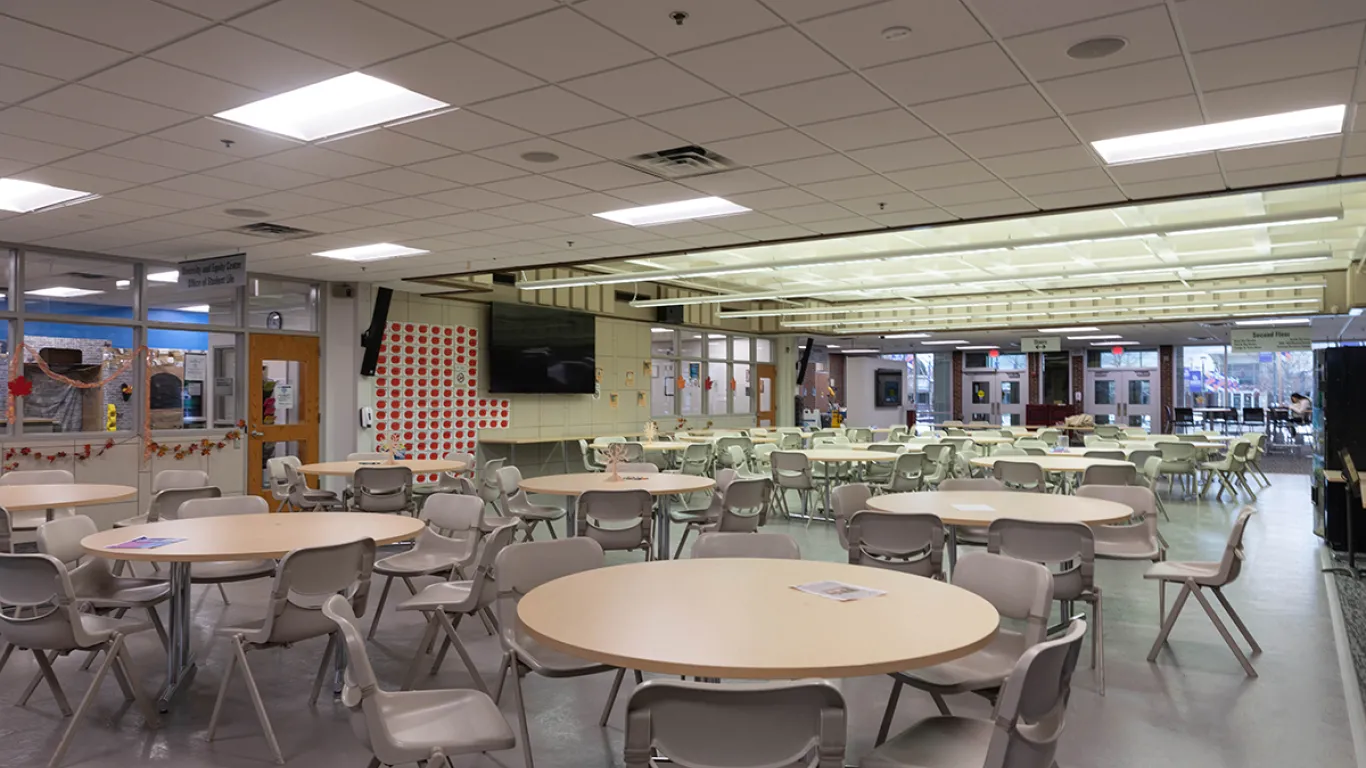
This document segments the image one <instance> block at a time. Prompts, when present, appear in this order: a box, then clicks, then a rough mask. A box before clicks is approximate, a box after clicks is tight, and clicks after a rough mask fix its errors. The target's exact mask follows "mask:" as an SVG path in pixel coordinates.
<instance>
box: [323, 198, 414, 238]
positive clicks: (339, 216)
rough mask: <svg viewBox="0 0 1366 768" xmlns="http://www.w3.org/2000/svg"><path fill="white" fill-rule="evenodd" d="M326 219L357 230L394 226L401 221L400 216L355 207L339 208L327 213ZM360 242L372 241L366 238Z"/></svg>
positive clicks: (373, 209) (363, 207)
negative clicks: (387, 225)
mask: <svg viewBox="0 0 1366 768" xmlns="http://www.w3.org/2000/svg"><path fill="white" fill-rule="evenodd" d="M326 218H329V219H336V220H337V221H342V222H346V223H347V224H351V225H352V226H354V227H356V228H357V229H359V228H361V227H382V226H384V225H386V224H394V223H396V222H400V221H402V220H403V217H402V216H395V215H394V214H392V213H389V212H388V211H381V210H378V209H375V208H366V207H365V206H357V207H355V208H341V209H339V210H335V211H330V212H328V213H327V215H326ZM360 242H372V241H370V240H369V238H368V237H367V238H366V239H365V240H362V241H360ZM357 244H359V243H357Z"/></svg>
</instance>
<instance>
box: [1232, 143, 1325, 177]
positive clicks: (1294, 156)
mask: <svg viewBox="0 0 1366 768" xmlns="http://www.w3.org/2000/svg"><path fill="white" fill-rule="evenodd" d="M1341 155H1342V137H1341V136H1330V137H1327V138H1322V139H1311V140H1309V141H1295V142H1290V143H1287V144H1276V145H1273V146H1269V147H1252V148H1249V149H1239V150H1233V151H1227V152H1220V153H1219V164H1220V165H1222V166H1223V168H1224V171H1225V172H1229V173H1232V172H1235V171H1246V170H1251V169H1254V168H1268V167H1271V166H1277V165H1290V164H1292V163H1305V164H1310V163H1314V162H1316V161H1323V160H1337V159H1338V157H1340V156H1341Z"/></svg>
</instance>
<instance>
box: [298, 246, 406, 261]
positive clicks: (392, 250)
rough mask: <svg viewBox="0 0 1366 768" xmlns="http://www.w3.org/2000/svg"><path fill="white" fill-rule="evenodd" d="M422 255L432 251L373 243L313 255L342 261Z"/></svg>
mask: <svg viewBox="0 0 1366 768" xmlns="http://www.w3.org/2000/svg"><path fill="white" fill-rule="evenodd" d="M420 253H431V251H424V250H422V249H421V248H409V247H408V246H406V245H394V244H393V243H372V244H370V245H356V246H352V247H350V248H336V249H334V250H331V251H318V252H317V253H315V254H313V255H314V256H321V257H323V258H324V259H341V260H342V261H379V260H380V259H396V258H398V257H400V256H416V255H418V254H420Z"/></svg>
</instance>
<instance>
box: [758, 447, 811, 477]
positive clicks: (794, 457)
mask: <svg viewBox="0 0 1366 768" xmlns="http://www.w3.org/2000/svg"><path fill="white" fill-rule="evenodd" d="M768 461H769V464H770V465H771V466H772V467H773V479H774V481H775V482H778V483H779V484H781V482H782V479H783V478H784V477H796V476H798V475H807V476H808V477H809V476H810V475H811V460H810V459H808V458H807V457H806V454H804V453H801V452H799V451H774V452H773V453H771V454H769V455H768Z"/></svg>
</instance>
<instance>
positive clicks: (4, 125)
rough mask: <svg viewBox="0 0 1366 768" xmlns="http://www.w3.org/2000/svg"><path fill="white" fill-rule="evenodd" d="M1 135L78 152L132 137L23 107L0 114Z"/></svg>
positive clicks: (120, 132)
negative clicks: (42, 142) (50, 144)
mask: <svg viewBox="0 0 1366 768" xmlns="http://www.w3.org/2000/svg"><path fill="white" fill-rule="evenodd" d="M0 133H6V134H9V135H10V136H19V137H22V138H25V139H35V140H37V141H46V142H51V143H53V144H61V145H62V146H66V147H75V148H77V149H99V148H100V147H104V146H108V145H110V144H113V143H115V142H119V141H122V140H124V139H127V138H131V137H132V136H133V134H131V133H127V132H125V131H120V130H117V129H115V128H108V127H106V126H103V125H95V124H93V123H87V122H85V121H83V120H72V119H70V118H65V117H59V116H57V115H50V114H47V113H45V112H35V111H33V110H31V109H26V108H24V107H10V108H9V109H6V110H3V111H0Z"/></svg>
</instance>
